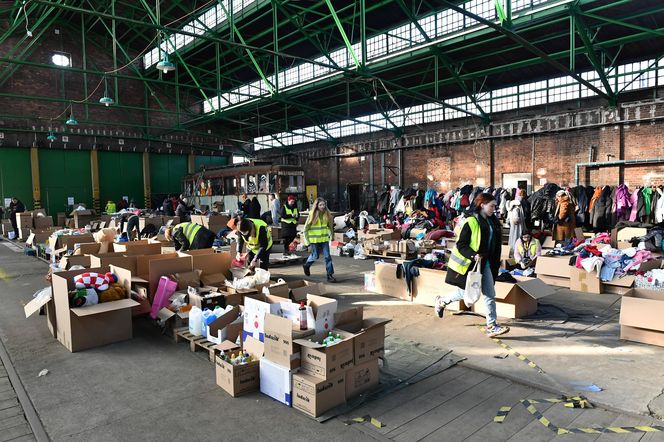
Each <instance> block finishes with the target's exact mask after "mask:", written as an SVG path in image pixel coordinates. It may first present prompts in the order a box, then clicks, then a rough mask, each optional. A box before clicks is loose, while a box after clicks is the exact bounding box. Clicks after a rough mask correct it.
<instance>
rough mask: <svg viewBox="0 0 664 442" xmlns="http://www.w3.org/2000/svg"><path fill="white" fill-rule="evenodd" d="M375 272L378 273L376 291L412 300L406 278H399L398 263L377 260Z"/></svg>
mask: <svg viewBox="0 0 664 442" xmlns="http://www.w3.org/2000/svg"><path fill="white" fill-rule="evenodd" d="M374 273H375V274H376V293H382V294H383V295H387V296H393V297H395V298H399V299H403V300H405V301H411V295H410V293H408V290H407V288H406V280H405V279H403V278H402V279H399V278H397V264H392V263H387V262H381V261H376V263H375V267H374Z"/></svg>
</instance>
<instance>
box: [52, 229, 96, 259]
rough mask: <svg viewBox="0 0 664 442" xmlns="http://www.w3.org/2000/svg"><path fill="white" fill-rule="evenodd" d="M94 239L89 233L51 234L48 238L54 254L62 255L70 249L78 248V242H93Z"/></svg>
mask: <svg viewBox="0 0 664 442" xmlns="http://www.w3.org/2000/svg"><path fill="white" fill-rule="evenodd" d="M94 240H95V239H94V238H93V237H92V235H91V234H89V233H86V234H83V235H63V236H55V235H51V237H50V238H49V239H48V245H49V247H50V248H51V251H52V253H53V254H55V255H56V256H60V255H62V254H64V253H66V252H67V251H70V250H71V251H72V252H73V251H74V250H75V249H76V244H83V243H91V242H94Z"/></svg>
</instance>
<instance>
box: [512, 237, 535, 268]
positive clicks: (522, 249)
mask: <svg viewBox="0 0 664 442" xmlns="http://www.w3.org/2000/svg"><path fill="white" fill-rule="evenodd" d="M541 254H542V245H541V244H540V242H539V240H538V239H537V238H533V236H532V235H531V234H530V232H529V231H528V230H526V231H524V232H523V233H522V234H521V238H519V239H518V240H517V241H516V243H515V244H514V259H515V260H516V262H517V264H518V265H519V266H520V267H521V268H522V269H524V270H525V269H527V268H530V267H535V263H536V262H537V257H538V256H540V255H541Z"/></svg>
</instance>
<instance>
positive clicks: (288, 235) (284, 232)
mask: <svg viewBox="0 0 664 442" xmlns="http://www.w3.org/2000/svg"><path fill="white" fill-rule="evenodd" d="M299 217H300V212H299V211H298V210H297V198H296V197H295V195H288V198H287V199H286V204H284V205H283V206H281V237H282V238H283V239H284V257H286V256H287V255H290V250H289V249H290V245H291V244H292V243H293V240H294V239H295V237H296V236H297V220H298V219H299Z"/></svg>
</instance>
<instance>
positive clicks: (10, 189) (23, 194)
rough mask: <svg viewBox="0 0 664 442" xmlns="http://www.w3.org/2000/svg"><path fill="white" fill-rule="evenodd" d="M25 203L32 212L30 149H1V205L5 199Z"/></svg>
mask: <svg viewBox="0 0 664 442" xmlns="http://www.w3.org/2000/svg"><path fill="white" fill-rule="evenodd" d="M12 196H15V197H16V198H18V199H20V200H21V201H23V204H25V208H26V209H27V210H32V208H33V203H34V201H33V200H32V174H31V171H30V149H21V148H13V147H3V148H0V205H1V206H3V207H4V206H5V198H11V197H12Z"/></svg>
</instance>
